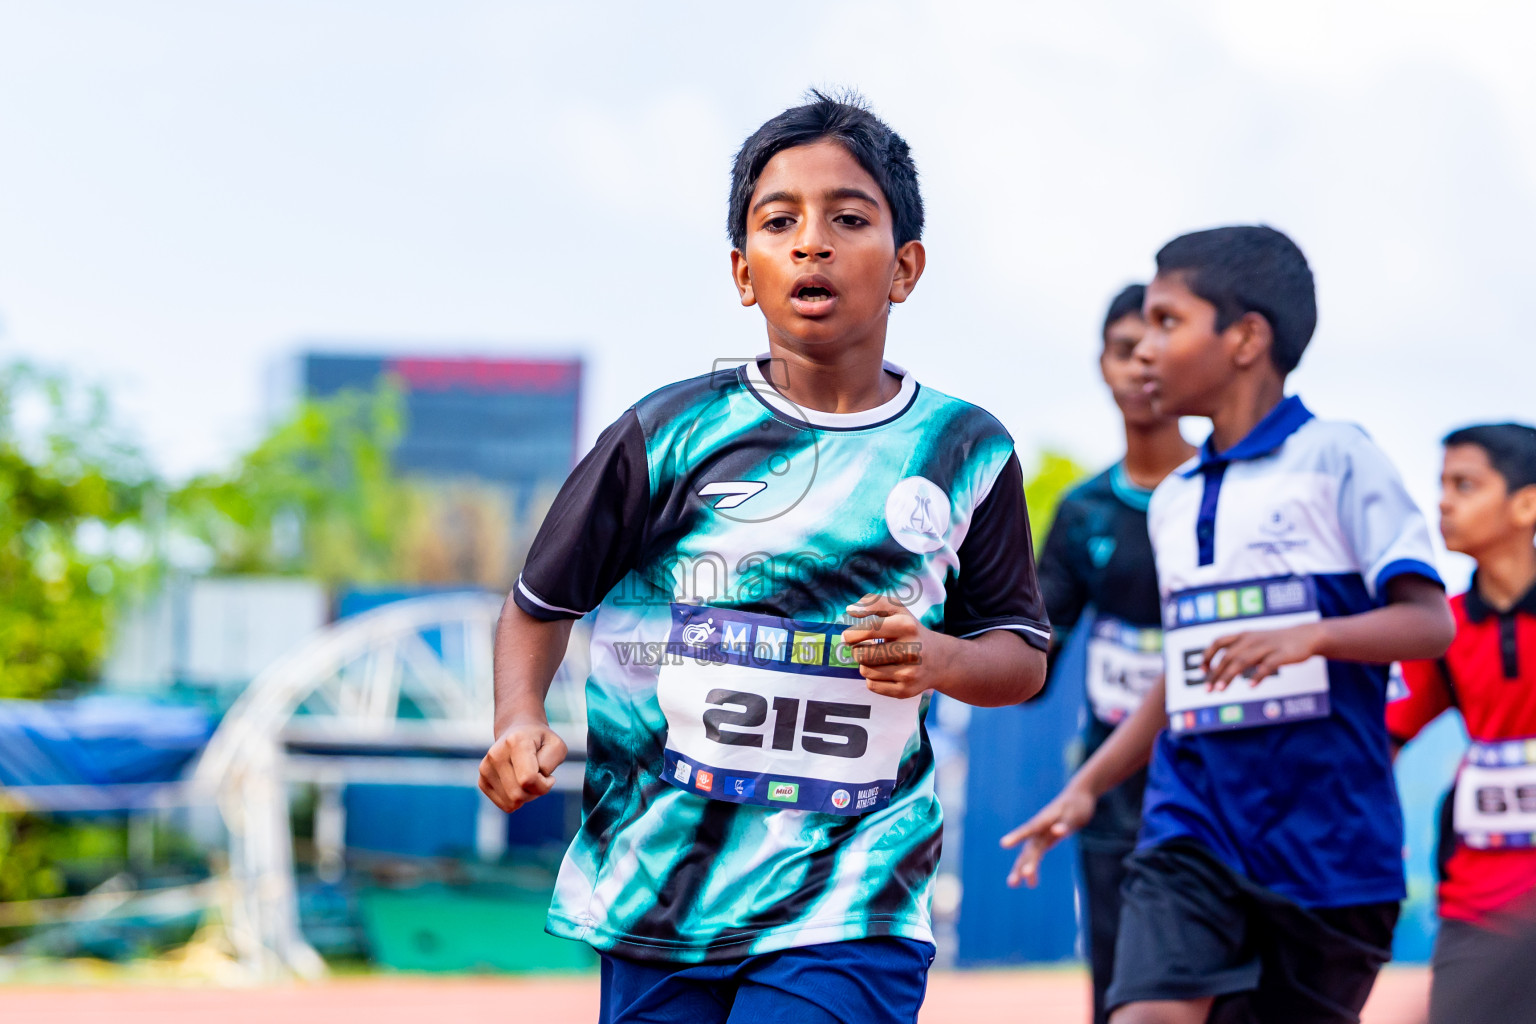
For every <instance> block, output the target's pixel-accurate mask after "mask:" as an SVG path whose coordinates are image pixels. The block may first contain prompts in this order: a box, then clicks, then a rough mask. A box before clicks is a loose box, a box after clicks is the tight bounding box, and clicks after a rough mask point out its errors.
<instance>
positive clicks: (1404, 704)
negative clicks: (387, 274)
mask: <svg viewBox="0 0 1536 1024" xmlns="http://www.w3.org/2000/svg"><path fill="white" fill-rule="evenodd" d="M1402 666H1403V684H1404V685H1405V686H1406V687H1407V689H1408V692H1407V693H1405V694H1404V695H1403V696H1401V697H1399V698H1398V699H1397V700H1394V701H1393V702H1392V703H1390V704H1388V705H1387V734H1388V735H1389V736H1391V737H1392V739H1393V741H1394V742H1396V743H1399V744H1402V743H1407V742H1408V741H1409V740H1411V739H1413V738H1414V737H1415V736H1417V735H1418V734H1419V730H1420V729H1423V728H1424V727H1425V726H1426V725H1428V724H1429V723H1430V722H1433V721H1434V720H1435V719H1436V718H1438V717H1440V715H1441V714H1442V713H1443V712H1445V711H1446V710H1448V709H1449V708H1450V707H1451V703H1452V702H1451V687H1450V683H1449V681H1448V680H1447V679H1446V678H1445V672H1444V670H1443V669H1442V668H1441V664H1440V662H1438V661H1405V662H1403V663H1402Z"/></svg>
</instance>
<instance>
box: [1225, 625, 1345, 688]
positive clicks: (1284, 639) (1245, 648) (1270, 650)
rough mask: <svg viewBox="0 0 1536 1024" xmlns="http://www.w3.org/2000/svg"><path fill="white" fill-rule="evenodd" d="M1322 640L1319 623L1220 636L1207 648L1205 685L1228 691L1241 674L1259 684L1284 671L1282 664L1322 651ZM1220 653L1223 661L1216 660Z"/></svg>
mask: <svg viewBox="0 0 1536 1024" xmlns="http://www.w3.org/2000/svg"><path fill="white" fill-rule="evenodd" d="M1320 639H1321V634H1320V632H1319V630H1318V628H1317V623H1315V622H1307V623H1303V624H1302V625H1299V626H1290V627H1287V628H1286V629H1270V630H1261V631H1257V632H1252V633H1231V634H1228V635H1227V636H1223V637H1217V638H1216V640H1214V641H1213V642H1212V643H1211V646H1209V647H1207V648H1206V649H1205V657H1204V658H1203V659H1202V660H1201V667H1202V669H1203V670H1204V672H1205V688H1206V689H1207V690H1225V689H1226V688H1227V687H1228V686H1230V685H1231V684H1232V681H1233V680H1234V679H1236V678H1237V677H1238V676H1240V675H1241V676H1246V677H1247V678H1248V679H1250V680H1251V685H1253V686H1258V685H1259V684H1260V683H1262V682H1263V681H1264V680H1265V679H1268V678H1269V677H1270V676H1272V675H1274V674H1275V673H1276V672H1278V671H1280V666H1281V665H1295V664H1297V663H1299V662H1303V661H1306V660H1307V659H1308V658H1310V657H1313V656H1314V655H1316V654H1318V653H1319V650H1318V645H1319V641H1320ZM1217 654H1220V655H1221V661H1220V662H1217V661H1216V655H1217ZM1213 665H1214V666H1215V667H1214V668H1212V666H1213Z"/></svg>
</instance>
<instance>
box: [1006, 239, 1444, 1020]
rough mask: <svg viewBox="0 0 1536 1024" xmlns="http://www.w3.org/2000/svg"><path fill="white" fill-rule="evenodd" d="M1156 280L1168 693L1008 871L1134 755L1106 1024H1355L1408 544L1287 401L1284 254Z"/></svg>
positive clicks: (1347, 437) (1426, 604)
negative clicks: (1143, 772) (1182, 419)
mask: <svg viewBox="0 0 1536 1024" xmlns="http://www.w3.org/2000/svg"><path fill="white" fill-rule="evenodd" d="M1157 268H1158V273H1157V276H1156V277H1155V278H1154V279H1153V281H1152V283H1151V284H1150V285H1149V286H1148V288H1147V298H1146V307H1145V309H1146V315H1147V324H1148V330H1147V334H1146V336H1145V337H1144V339H1143V341H1142V344H1141V345H1140V346H1139V347H1138V349H1137V355H1138V358H1141V359H1143V360H1145V361H1146V363H1147V373H1148V376H1149V379H1150V381H1149V385H1148V390H1149V392H1150V393H1151V394H1152V396H1153V403H1154V406H1155V407H1156V408H1158V409H1159V410H1160V411H1162V412H1164V413H1166V414H1169V415H1181V416H1204V417H1208V418H1209V419H1210V420H1211V422H1212V428H1213V429H1212V432H1211V437H1210V439H1209V440H1207V442H1206V443H1205V445H1204V446H1203V447H1202V449H1201V451H1200V454H1199V456H1198V457H1197V458H1196V459H1195V460H1193V461H1192V462H1190V463H1189V464H1187V465H1186V466H1184V467H1182V468H1181V469H1180V470H1179V471H1177V472H1175V473H1173V474H1171V475H1170V476H1169V477H1168V478H1167V479H1166V480H1164V482H1163V483H1162V484H1161V485H1159V486H1158V488H1157V490H1156V492H1155V493H1154V494H1153V496H1152V502H1151V506H1150V508H1149V510H1148V529H1149V531H1150V534H1151V538H1152V545H1153V551H1154V554H1155V556H1156V559H1157V570H1158V583H1159V589H1160V591H1161V596H1162V600H1163V625H1164V629H1165V642H1164V651H1165V655H1166V662H1165V681H1164V683H1163V684H1162V685H1160V686H1159V687H1157V688H1156V689H1155V690H1154V692H1153V695H1151V696H1149V698H1148V700H1147V701H1146V702H1145V703H1144V704H1143V705H1142V708H1141V710H1139V711H1138V712H1137V713H1136V714H1134V715H1133V716H1132V717H1131V718H1129V719H1127V721H1126V722H1125V723H1124V724H1123V725H1122V726H1121V727H1120V728H1118V729H1117V730H1116V731H1115V734H1114V736H1112V737H1111V738H1110V739H1109V741H1107V742H1106V743H1105V744H1104V745H1103V746H1102V747H1101V748H1100V749H1099V751H1098V753H1097V754H1095V756H1094V757H1093V758H1091V759H1090V760H1089V761H1088V762H1087V763H1086V764H1085V765H1084V766H1083V768H1082V769H1081V770H1080V771H1079V772H1078V773H1077V774H1076V775H1075V776H1074V777H1073V779H1072V780H1071V781H1070V782H1069V783H1068V785H1067V787H1066V789H1065V790H1063V792H1062V793H1061V795H1059V796H1058V797H1057V798H1056V799H1055V800H1054V801H1052V803H1051V804H1050V805H1048V806H1047V807H1046V808H1045V809H1044V810H1042V811H1041V813H1040V814H1039V815H1037V816H1036V818H1035V819H1033V820H1032V821H1031V822H1030V823H1029V824H1028V825H1026V826H1025V827H1024V829H1023V830H1022V831H1023V832H1024V834H1025V838H1026V840H1027V842H1026V847H1025V851H1024V854H1023V856H1024V858H1025V859H1026V860H1027V861H1028V863H1027V864H1026V865H1025V870H1026V871H1027V872H1028V873H1030V874H1033V872H1034V871H1035V870H1036V867H1037V864H1038V858H1039V856H1040V854H1041V853H1043V852H1044V850H1045V849H1046V848H1048V847H1049V846H1050V845H1052V844H1053V843H1054V842H1056V841H1057V840H1059V839H1060V838H1062V837H1063V836H1065V835H1068V834H1070V833H1071V832H1072V831H1074V830H1076V829H1077V828H1080V827H1081V826H1082V824H1083V822H1085V821H1086V820H1087V819H1088V816H1089V815H1090V814H1091V812H1092V802H1093V799H1094V797H1095V796H1096V795H1097V794H1098V793H1101V792H1103V791H1105V790H1106V789H1108V788H1109V787H1111V786H1113V785H1115V784H1116V783H1117V782H1118V781H1119V780H1120V779H1121V778H1124V777H1125V776H1126V775H1128V774H1130V773H1131V772H1133V771H1135V770H1136V769H1137V768H1139V767H1140V766H1141V765H1142V764H1144V763H1146V762H1147V760H1148V758H1149V757H1150V760H1151V768H1150V772H1149V780H1148V784H1147V793H1146V800H1145V803H1144V805H1143V809H1142V818H1143V825H1142V833H1141V838H1140V842H1139V844H1138V847H1137V850H1136V852H1135V853H1134V854H1133V855H1132V856H1131V857H1130V859H1129V860H1128V862H1127V869H1128V878H1127V881H1126V885H1125V888H1124V890H1123V898H1124V907H1123V910H1122V914H1121V919H1120V936H1119V943H1118V945H1117V946H1116V950H1115V977H1114V982H1113V984H1112V985H1111V987H1110V991H1109V994H1108V1002H1109V1003H1110V1005H1111V1007H1114V1010H1113V1013H1112V1017H1111V1020H1112V1021H1113V1022H1115V1024H1143V1022H1174V1021H1181V1022H1182V1021H1188V1022H1198V1021H1205V1020H1212V1021H1222V1022H1228V1021H1274V1022H1276V1024H1279V1022H1285V1024H1300V1022H1314V1021H1316V1022H1322V1021H1329V1022H1335V1021H1349V1022H1353V1021H1357V1020H1358V1014H1359V1010H1360V1008H1361V1006H1363V1005H1364V1003H1365V999H1366V996H1367V995H1369V993H1370V989H1371V985H1372V984H1373V982H1374V980H1375V977H1376V972H1377V970H1378V969H1379V968H1380V966H1381V964H1382V963H1383V962H1385V961H1386V959H1387V958H1388V956H1389V955H1390V950H1391V937H1392V929H1393V927H1394V925H1395V923H1396V920H1397V913H1398V903H1399V901H1400V900H1401V899H1402V898H1403V895H1404V888H1403V865H1402V852H1401V851H1402V845H1403V825H1402V816H1401V812H1400V810H1399V807H1398V803H1397V793H1396V789H1395V787H1394V784H1393V779H1392V762H1391V749H1390V746H1389V743H1388V739H1387V732H1386V728H1385V722H1384V708H1385V705H1386V684H1387V665H1388V663H1390V662H1392V661H1394V660H1398V659H1403V658H1435V657H1438V656H1439V655H1440V654H1442V653H1443V652H1444V651H1445V648H1446V646H1447V645H1448V644H1449V642H1450V639H1451V636H1452V633H1453V629H1454V627H1453V624H1452V621H1451V616H1450V612H1449V609H1448V607H1447V605H1446V601H1445V595H1444V591H1443V587H1442V584H1441V582H1440V579H1439V576H1438V575H1437V573H1436V571H1435V569H1434V567H1433V564H1432V562H1433V550H1432V548H1431V546H1430V540H1429V531H1428V528H1427V526H1426V525H1425V522H1424V519H1423V516H1422V515H1421V514H1420V513H1419V511H1418V509H1417V508H1415V507H1414V504H1413V502H1412V501H1411V500H1410V499H1409V497H1408V495H1407V493H1406V492H1405V490H1404V489H1403V486H1402V483H1401V481H1400V480H1399V479H1398V476H1397V473H1396V471H1395V470H1394V469H1393V467H1392V465H1391V463H1389V462H1388V461H1387V459H1386V457H1385V456H1384V455H1382V453H1381V452H1380V450H1379V449H1377V448H1376V446H1375V445H1374V444H1373V443H1372V442H1371V440H1370V439H1369V438H1368V437H1367V436H1366V435H1365V433H1364V432H1363V431H1361V430H1360V429H1359V428H1358V427H1356V426H1353V425H1351V424H1347V423H1337V422H1330V421H1325V420H1319V419H1317V418H1316V417H1314V416H1313V414H1312V413H1311V412H1310V411H1309V410H1308V409H1307V408H1306V406H1304V405H1303V404H1302V402H1301V400H1300V399H1299V398H1297V397H1295V396H1291V397H1286V396H1285V393H1284V385H1285V377H1286V375H1287V374H1289V373H1290V371H1291V370H1293V369H1294V368H1295V367H1296V364H1297V363H1298V361H1299V360H1300V358H1301V354H1302V352H1303V350H1304V349H1305V347H1306V344H1307V342H1308V340H1310V338H1311V335H1312V330H1313V327H1314V326H1315V324H1316V317H1317V313H1316V304H1315V297H1314V291H1313V283H1312V274H1311V271H1310V269H1309V268H1308V267H1307V263H1306V259H1305V257H1304V256H1303V255H1302V254H1301V251H1300V250H1299V249H1298V248H1297V247H1296V246H1295V244H1294V243H1293V242H1291V240H1290V239H1289V238H1287V237H1285V236H1284V235H1282V234H1281V233H1279V232H1277V231H1274V230H1272V229H1270V228H1266V227H1230V228H1218V229H1214V230H1210V231H1201V232H1196V233H1194V234H1190V235H1184V236H1182V237H1180V238H1177V239H1174V240H1173V241H1172V242H1170V243H1169V244H1168V245H1166V246H1164V248H1163V249H1162V251H1160V252H1159V253H1158V256H1157ZM1165 725H1166V729H1165V728H1164V727H1165Z"/></svg>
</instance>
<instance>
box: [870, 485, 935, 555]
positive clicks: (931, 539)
mask: <svg viewBox="0 0 1536 1024" xmlns="http://www.w3.org/2000/svg"><path fill="white" fill-rule="evenodd" d="M949 512H950V509H949V495H947V494H945V493H944V492H943V490H941V489H940V488H939V485H938V484H936V483H934V482H933V481H932V480H929V479H928V478H927V477H922V476H909V477H907V478H906V479H904V480H902V481H900V482H898V483H897V484H896V486H895V487H892V488H891V493H890V495H889V496H888V497H887V498H886V499H885V525H886V526H887V527H888V528H889V529H890V531H891V536H892V537H895V538H896V543H898V544H900V545H901V546H902V547H904V548H906V549H907V550H908V551H911V552H914V553H916V554H926V553H927V552H929V551H937V550H938V549H939V548H941V547H943V546H944V538H945V537H947V536H948V535H949V526H950V522H949Z"/></svg>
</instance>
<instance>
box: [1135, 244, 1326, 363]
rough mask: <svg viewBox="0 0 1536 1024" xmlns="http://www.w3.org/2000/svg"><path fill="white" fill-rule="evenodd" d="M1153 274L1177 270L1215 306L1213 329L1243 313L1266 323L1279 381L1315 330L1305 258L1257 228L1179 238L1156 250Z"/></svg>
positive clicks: (1314, 293)
mask: <svg viewBox="0 0 1536 1024" xmlns="http://www.w3.org/2000/svg"><path fill="white" fill-rule="evenodd" d="M1157 272H1158V273H1159V274H1171V273H1175V272H1182V274H1183V276H1184V284H1185V287H1187V288H1188V289H1189V290H1190V291H1192V292H1194V293H1195V294H1196V295H1198V296H1200V297H1201V298H1202V299H1204V300H1205V301H1206V302H1209V303H1210V304H1211V305H1213V306H1215V307H1216V329H1217V330H1218V331H1224V330H1226V329H1227V328H1228V327H1230V326H1232V324H1234V323H1236V322H1237V321H1238V320H1239V319H1240V318H1241V317H1242V316H1243V314H1244V313H1258V314H1260V315H1261V316H1263V317H1264V319H1266V320H1268V321H1269V328H1270V331H1271V332H1272V333H1273V334H1274V343H1273V344H1272V345H1271V346H1270V349H1269V357H1270V361H1271V362H1273V363H1274V364H1275V369H1277V370H1279V371H1280V375H1281V376H1282V377H1283V376H1285V375H1286V374H1288V373H1290V372H1291V371H1292V370H1294V369H1296V364H1297V363H1300V362H1301V354H1302V353H1303V352H1305V351H1306V348H1307V342H1309V341H1311V340H1312V332H1313V330H1315V329H1316V328H1317V291H1316V289H1315V287H1314V286H1313V283H1312V269H1311V268H1310V267H1308V266H1307V258H1306V257H1305V256H1303V255H1302V253H1301V250H1300V249H1299V248H1297V246H1296V243H1295V242H1293V241H1291V240H1290V239H1289V238H1287V237H1286V236H1285V235H1284V234H1282V233H1281V232H1279V231H1276V230H1275V229H1274V228H1272V227H1268V226H1266V225H1263V224H1258V225H1240V226H1235V227H1226V228H1211V229H1210V230H1208V231H1195V232H1191V233H1190V234H1187V235H1180V236H1179V237H1178V238H1175V239H1174V240H1173V241H1171V242H1169V243H1168V244H1167V245H1165V246H1163V247H1162V249H1160V250H1159V251H1158V253H1157Z"/></svg>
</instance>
